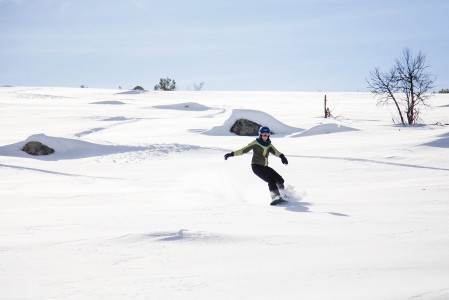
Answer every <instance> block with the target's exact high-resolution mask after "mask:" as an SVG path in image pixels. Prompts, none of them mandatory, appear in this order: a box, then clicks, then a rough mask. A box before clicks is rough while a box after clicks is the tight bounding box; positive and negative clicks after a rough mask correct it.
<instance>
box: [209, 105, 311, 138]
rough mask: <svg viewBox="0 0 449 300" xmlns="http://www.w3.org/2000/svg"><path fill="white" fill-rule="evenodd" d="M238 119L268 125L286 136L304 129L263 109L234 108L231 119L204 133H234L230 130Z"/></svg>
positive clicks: (278, 133)
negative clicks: (278, 118) (283, 120)
mask: <svg viewBox="0 0 449 300" xmlns="http://www.w3.org/2000/svg"><path fill="white" fill-rule="evenodd" d="M238 119H247V120H250V121H253V122H255V123H258V124H260V125H262V126H268V127H270V129H271V131H273V132H274V134H276V135H279V136H285V135H289V134H292V133H295V132H299V131H303V130H304V129H301V128H296V127H291V126H288V125H285V124H284V123H282V122H281V121H279V120H277V119H276V118H274V117H272V116H271V115H269V114H267V113H265V112H262V111H258V110H252V109H234V110H233V111H232V114H231V116H230V117H229V119H227V120H226V121H225V123H224V124H223V125H221V126H216V127H213V128H212V129H210V130H208V131H205V132H203V134H206V135H216V136H223V135H234V133H232V132H231V131H230V130H231V127H232V125H234V123H235V121H237V120H238Z"/></svg>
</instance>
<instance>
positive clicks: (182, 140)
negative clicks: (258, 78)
mask: <svg viewBox="0 0 449 300" xmlns="http://www.w3.org/2000/svg"><path fill="white" fill-rule="evenodd" d="M323 99H324V95H323V94H322V93H274V92H245V93H239V92H138V93H136V92H133V91H130V92H127V91H120V90H100V89H70V88H67V89H64V88H31V87H30V88H26V87H14V88H11V87H9V88H0V128H1V135H0V186H1V189H0V299H36V298H39V299H50V298H56V299H150V298H151V299H323V300H324V299H326V300H327V299H373V300H374V299H414V300H416V299H418V300H421V299H448V298H449V284H448V282H449V256H448V255H447V253H448V251H449V218H448V215H449V202H448V201H449V200H448V199H449V160H448V157H449V156H448V148H449V141H448V134H449V127H448V126H442V125H440V124H448V123H449V97H448V96H447V95H435V96H434V98H433V100H432V104H433V109H431V110H428V111H424V112H423V113H422V117H423V119H424V121H425V122H426V125H422V126H416V127H402V126H397V125H394V124H392V123H391V112H394V110H393V109H391V110H390V109H389V108H376V105H375V100H374V99H373V97H372V96H371V95H369V94H364V93H328V94H327V99H328V105H329V106H330V107H331V108H332V114H333V115H334V116H336V117H335V118H331V119H324V118H322V116H321V113H322V107H323ZM390 111H391V112H390ZM242 116H243V117H247V118H249V119H252V118H256V119H257V120H256V121H260V122H262V123H264V125H268V126H272V127H273V130H274V131H275V132H279V134H276V135H274V136H273V137H272V142H273V144H274V145H275V146H276V148H278V149H279V150H280V151H282V152H283V153H285V155H286V156H287V158H288V159H289V165H288V166H284V165H282V164H281V162H280V160H279V159H278V158H276V157H270V166H271V167H273V168H274V169H276V170H277V171H278V172H279V173H280V174H281V175H282V176H283V177H284V179H285V180H286V184H287V186H288V193H289V194H290V198H291V201H290V203H289V204H288V205H286V206H283V207H271V206H269V205H268V204H269V201H270V197H269V194H268V189H267V186H266V184H265V183H264V182H263V181H261V180H260V179H259V178H257V177H256V176H255V175H254V174H253V173H252V171H251V168H250V160H251V156H250V155H244V156H239V157H233V158H230V159H228V160H227V161H225V160H224V159H223V155H224V154H225V153H226V152H229V151H233V150H236V149H239V148H241V147H243V146H244V145H246V144H247V143H249V142H251V140H252V138H251V137H239V136H236V135H233V134H231V133H229V132H228V130H229V127H230V125H232V124H231V123H232V121H233V120H235V119H236V118H238V117H242ZM432 124H434V125H432ZM437 124H438V125H437ZM30 140H38V141H41V142H43V143H46V144H48V145H49V146H52V147H54V149H55V150H56V153H55V154H54V155H52V156H48V157H34V156H30V155H27V154H25V153H23V152H22V151H21V150H20V149H21V147H23V145H24V144H25V143H26V142H27V141H30Z"/></svg>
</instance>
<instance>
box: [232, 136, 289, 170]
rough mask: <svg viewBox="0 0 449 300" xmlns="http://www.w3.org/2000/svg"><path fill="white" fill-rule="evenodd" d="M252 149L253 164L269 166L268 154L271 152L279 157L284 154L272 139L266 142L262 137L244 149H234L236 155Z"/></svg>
mask: <svg viewBox="0 0 449 300" xmlns="http://www.w3.org/2000/svg"><path fill="white" fill-rule="evenodd" d="M251 150H253V159H252V161H251V164H253V165H262V166H268V155H269V154H270V153H272V154H274V155H276V156H277V157H279V156H281V155H282V153H281V152H279V151H278V150H277V149H276V148H275V147H274V146H273V145H272V144H271V141H270V140H268V141H266V142H264V141H263V140H262V139H260V138H257V139H255V140H254V141H252V142H251V143H249V144H248V145H247V146H245V147H243V148H242V149H240V150H237V151H234V155H243V154H245V153H248V152H249V151H251Z"/></svg>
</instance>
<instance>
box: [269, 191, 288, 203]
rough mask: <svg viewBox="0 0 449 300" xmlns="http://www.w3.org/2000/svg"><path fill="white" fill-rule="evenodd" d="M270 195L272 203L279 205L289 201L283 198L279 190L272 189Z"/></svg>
mask: <svg viewBox="0 0 449 300" xmlns="http://www.w3.org/2000/svg"><path fill="white" fill-rule="evenodd" d="M270 195H271V200H272V201H271V203H270V205H279V204H283V203H286V202H287V201H286V200H284V199H282V197H281V194H280V193H279V190H274V191H270Z"/></svg>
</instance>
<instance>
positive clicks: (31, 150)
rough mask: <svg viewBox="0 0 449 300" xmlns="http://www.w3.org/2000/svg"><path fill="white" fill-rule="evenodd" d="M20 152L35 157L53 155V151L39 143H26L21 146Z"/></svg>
mask: <svg viewBox="0 0 449 300" xmlns="http://www.w3.org/2000/svg"><path fill="white" fill-rule="evenodd" d="M22 151H24V152H26V153H28V154H30V155H35V156H38V155H50V154H53V153H55V150H53V149H52V148H50V147H48V146H46V145H44V144H42V143H40V142H28V143H26V144H25V146H23V148H22Z"/></svg>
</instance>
